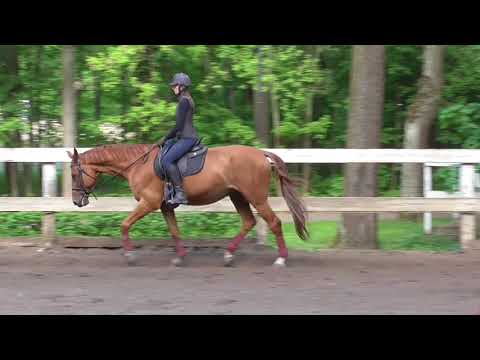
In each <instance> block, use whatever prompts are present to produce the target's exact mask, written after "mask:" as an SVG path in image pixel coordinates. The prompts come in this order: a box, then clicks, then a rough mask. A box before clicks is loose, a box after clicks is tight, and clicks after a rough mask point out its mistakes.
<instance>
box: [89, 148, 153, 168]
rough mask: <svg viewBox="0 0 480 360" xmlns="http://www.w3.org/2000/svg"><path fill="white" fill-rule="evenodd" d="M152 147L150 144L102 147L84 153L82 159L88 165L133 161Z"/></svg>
mask: <svg viewBox="0 0 480 360" xmlns="http://www.w3.org/2000/svg"><path fill="white" fill-rule="evenodd" d="M150 146H151V145H148V144H116V145H102V146H97V147H95V148H93V149H90V150H88V151H86V152H84V153H83V154H81V157H82V159H83V160H84V161H85V163H87V164H103V163H107V162H111V161H116V162H119V161H125V160H130V159H132V160H133V159H136V158H138V157H140V156H142V155H143V154H145V153H146V152H147V151H148V149H149V148H150Z"/></svg>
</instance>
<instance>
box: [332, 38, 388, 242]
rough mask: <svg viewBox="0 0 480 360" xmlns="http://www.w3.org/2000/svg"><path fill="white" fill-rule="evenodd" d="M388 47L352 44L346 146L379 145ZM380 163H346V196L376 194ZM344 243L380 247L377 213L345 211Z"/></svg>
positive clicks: (362, 147)
mask: <svg viewBox="0 0 480 360" xmlns="http://www.w3.org/2000/svg"><path fill="white" fill-rule="evenodd" d="M384 83H385V47H384V46H383V45H366V46H365V45H358V46H354V47H353V59H352V69H351V78H350V111H349V116H348V131H347V148H350V149H368V148H379V147H380V134H381V128H382V118H383V107H384ZM377 169H378V166H377V164H347V165H346V166H345V196H376V194H377ZM342 232H343V234H342V238H341V246H344V247H354V248H376V247H377V215H376V214H345V215H343V229H342Z"/></svg>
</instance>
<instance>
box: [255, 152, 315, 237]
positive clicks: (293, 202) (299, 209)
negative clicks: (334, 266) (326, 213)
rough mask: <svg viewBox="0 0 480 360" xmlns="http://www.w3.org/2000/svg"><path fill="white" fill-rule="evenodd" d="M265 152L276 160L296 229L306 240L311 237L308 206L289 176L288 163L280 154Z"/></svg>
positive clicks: (284, 195) (282, 187) (285, 197)
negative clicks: (307, 219) (307, 213)
mask: <svg viewBox="0 0 480 360" xmlns="http://www.w3.org/2000/svg"><path fill="white" fill-rule="evenodd" d="M264 153H265V156H267V157H268V158H270V159H272V160H273V162H274V166H275V169H276V170H277V174H278V179H279V180H280V187H281V189H282V194H283V197H284V199H285V201H286V202H287V205H288V208H289V209H290V212H291V213H292V216H293V221H294V223H295V230H296V231H297V234H298V236H300V238H301V239H302V240H306V238H307V237H309V234H308V230H307V227H306V216H305V213H306V208H305V205H304V204H303V202H302V201H301V199H300V197H299V196H298V194H297V191H296V190H295V184H294V182H293V180H292V179H291V178H290V177H289V176H288V168H287V165H286V164H285V163H284V162H283V160H282V159H281V158H280V157H279V156H278V155H276V154H274V153H271V152H268V151H264Z"/></svg>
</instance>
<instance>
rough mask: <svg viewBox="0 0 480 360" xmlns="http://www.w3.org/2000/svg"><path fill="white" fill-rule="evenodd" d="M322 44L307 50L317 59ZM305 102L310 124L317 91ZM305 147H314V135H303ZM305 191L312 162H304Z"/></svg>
mask: <svg viewBox="0 0 480 360" xmlns="http://www.w3.org/2000/svg"><path fill="white" fill-rule="evenodd" d="M320 51H321V46H320V45H313V46H308V47H307V52H308V53H309V54H310V55H311V56H312V57H313V58H314V59H315V60H317V59H318V58H319V56H320ZM306 100H307V101H306V104H305V124H308V123H310V122H312V121H313V110H314V102H315V93H313V92H312V93H309V94H308V95H307V99H306ZM303 147H304V148H305V149H309V148H311V147H312V136H311V135H310V134H305V135H304V137H303ZM302 168H303V169H302V170H303V192H304V194H308V193H309V192H310V188H311V183H310V178H311V176H312V165H311V164H307V163H306V164H303V165H302Z"/></svg>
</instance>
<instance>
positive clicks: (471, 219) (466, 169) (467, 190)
mask: <svg viewBox="0 0 480 360" xmlns="http://www.w3.org/2000/svg"><path fill="white" fill-rule="evenodd" d="M474 180H475V165H472V164H462V166H461V168H460V192H461V193H462V197H464V198H473V197H475V183H474ZM475 239H476V233H475V214H474V213H462V214H461V217H460V243H461V246H462V249H464V250H466V249H470V248H472V246H473V245H474V244H472V242H473V241H474V240H475Z"/></svg>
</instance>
